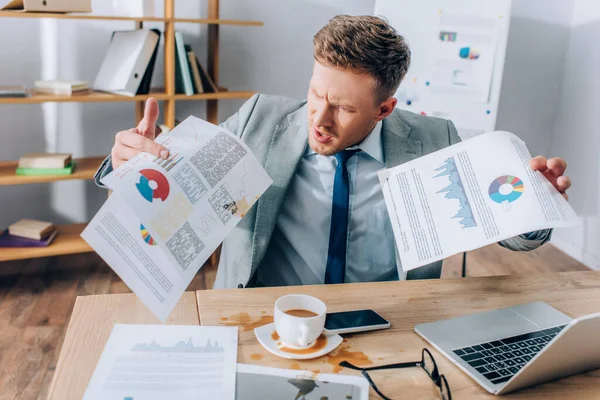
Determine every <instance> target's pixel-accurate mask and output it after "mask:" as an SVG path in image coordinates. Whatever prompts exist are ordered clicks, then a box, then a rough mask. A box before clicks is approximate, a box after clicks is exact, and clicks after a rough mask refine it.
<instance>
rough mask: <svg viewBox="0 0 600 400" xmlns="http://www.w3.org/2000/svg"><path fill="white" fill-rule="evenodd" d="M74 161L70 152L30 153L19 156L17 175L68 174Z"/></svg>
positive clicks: (72, 167)
mask: <svg viewBox="0 0 600 400" xmlns="http://www.w3.org/2000/svg"><path fill="white" fill-rule="evenodd" d="M74 168H75V163H74V161H73V159H72V157H71V154H66V153H31V154H26V155H24V156H22V157H21V158H19V164H18V166H17V171H16V173H17V175H70V174H72V173H73V169H74Z"/></svg>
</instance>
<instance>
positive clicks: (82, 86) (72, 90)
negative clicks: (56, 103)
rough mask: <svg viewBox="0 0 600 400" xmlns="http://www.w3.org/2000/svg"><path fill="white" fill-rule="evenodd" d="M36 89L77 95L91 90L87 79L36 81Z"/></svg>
mask: <svg viewBox="0 0 600 400" xmlns="http://www.w3.org/2000/svg"><path fill="white" fill-rule="evenodd" d="M35 90H36V92H37V93H47V94H53V95H57V96H76V95H80V94H88V93H89V92H90V88H89V87H88V84H87V82H86V81H35Z"/></svg>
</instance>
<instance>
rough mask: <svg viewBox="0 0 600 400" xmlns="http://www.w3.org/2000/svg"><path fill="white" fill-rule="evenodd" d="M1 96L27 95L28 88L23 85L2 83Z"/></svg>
mask: <svg viewBox="0 0 600 400" xmlns="http://www.w3.org/2000/svg"><path fill="white" fill-rule="evenodd" d="M0 97H27V88H26V87H25V86H23V85H0Z"/></svg>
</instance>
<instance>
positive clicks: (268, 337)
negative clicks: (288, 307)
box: [254, 324, 344, 360]
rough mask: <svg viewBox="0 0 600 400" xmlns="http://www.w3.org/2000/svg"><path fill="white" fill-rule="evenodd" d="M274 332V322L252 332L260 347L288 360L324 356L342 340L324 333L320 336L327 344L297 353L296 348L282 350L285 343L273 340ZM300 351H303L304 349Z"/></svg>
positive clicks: (339, 337)
mask: <svg viewBox="0 0 600 400" xmlns="http://www.w3.org/2000/svg"><path fill="white" fill-rule="evenodd" d="M274 333H275V335H276V331H275V324H267V325H263V326H259V327H258V328H255V329H254V334H255V335H256V338H257V339H258V342H259V343H260V344H261V345H262V347H264V348H265V349H267V350H268V351H269V352H270V353H272V354H275V355H276V356H279V357H283V358H288V359H290V360H308V359H311V358H317V357H321V356H324V355H325V354H327V353H329V352H330V351H332V350H334V349H335V348H336V347H338V346H339V345H340V344H341V343H342V342H343V341H344V339H342V337H341V336H340V335H338V334H335V335H329V336H325V334H323V335H322V336H324V338H325V340H327V344H325V346H324V347H323V348H321V349H318V350H315V351H313V352H307V353H303V354H298V353H295V351H297V350H294V349H290V350H291V351H284V350H282V348H284V347H285V345H284V344H283V343H282V341H281V340H275V339H276V338H277V336H275V335H273V334H274ZM318 341H319V339H317V342H318ZM315 346H317V344H315V345H313V347H315ZM301 351H303V352H304V351H305V350H301Z"/></svg>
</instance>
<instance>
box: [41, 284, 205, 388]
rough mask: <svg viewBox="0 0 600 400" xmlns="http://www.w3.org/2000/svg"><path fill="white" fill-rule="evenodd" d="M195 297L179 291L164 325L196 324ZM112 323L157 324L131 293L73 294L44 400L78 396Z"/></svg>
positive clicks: (106, 339)
mask: <svg viewBox="0 0 600 400" xmlns="http://www.w3.org/2000/svg"><path fill="white" fill-rule="evenodd" d="M198 323H199V321H198V312H197V309H196V296H195V295H194V293H193V292H186V293H184V294H183V296H182V297H181V299H180V300H179V303H177V305H176V306H175V309H174V310H173V312H172V313H171V316H170V317H169V319H168V320H167V324H178V325H198ZM114 324H160V321H159V320H158V319H157V318H156V317H155V316H154V315H152V314H151V313H150V311H148V309H147V308H146V306H145V305H144V304H142V302H141V301H139V299H138V298H137V297H136V296H135V295H134V294H104V295H96V296H83V297H81V296H80V297H77V300H76V301H75V307H74V308H73V314H72V315H71V321H70V322H69V328H68V329H67V334H66V336H65V341H64V344H63V347H62V349H61V351H60V356H59V359H58V364H57V366H56V371H55V372H54V378H53V379H52V384H51V386H50V394H49V395H48V399H49V400H51V399H56V400H59V399H60V400H68V399H78V400H79V399H81V398H82V397H83V394H84V393H85V389H86V388H87V385H88V382H89V381H90V379H91V378H92V374H93V373H94V369H96V364H97V363H98V360H99V359H100V355H102V351H103V350H104V346H105V345H106V342H107V341H108V337H109V336H110V332H111V330H112V328H113V326H114Z"/></svg>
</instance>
